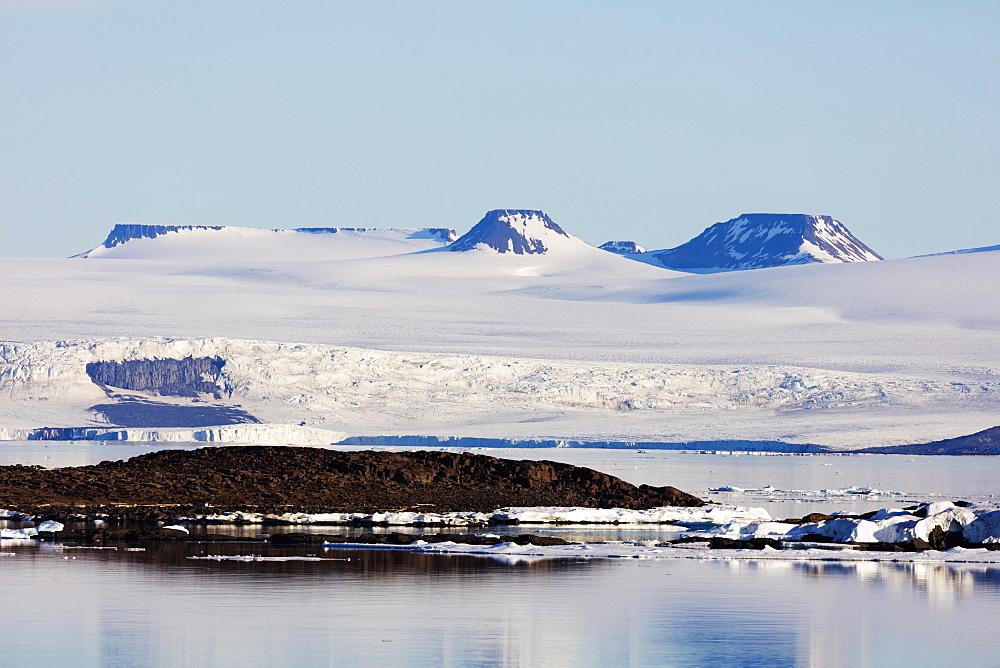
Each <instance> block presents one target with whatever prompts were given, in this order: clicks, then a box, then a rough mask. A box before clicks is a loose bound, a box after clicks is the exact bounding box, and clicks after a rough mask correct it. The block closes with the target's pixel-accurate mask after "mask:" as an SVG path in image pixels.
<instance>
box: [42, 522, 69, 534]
mask: <svg viewBox="0 0 1000 668" xmlns="http://www.w3.org/2000/svg"><path fill="white" fill-rule="evenodd" d="M35 528H36V529H38V530H39V531H48V532H52V533H55V532H57V531H62V530H63V529H64V527H63V525H62V524H60V523H59V522H56V521H54V520H45V521H44V522H42V523H41V524H39V525H38V526H36V527H35Z"/></svg>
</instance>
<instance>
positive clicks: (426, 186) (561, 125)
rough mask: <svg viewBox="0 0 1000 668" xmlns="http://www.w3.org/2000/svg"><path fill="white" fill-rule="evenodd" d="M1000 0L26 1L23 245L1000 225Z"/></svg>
mask: <svg viewBox="0 0 1000 668" xmlns="http://www.w3.org/2000/svg"><path fill="white" fill-rule="evenodd" d="M998 18H1000V3H997V2H995V1H991V2H971V1H969V2H958V3H952V2H919V1H917V2H914V1H908V2H836V3H818V2H801V1H798V0H797V1H793V2H686V3H680V2H677V3H673V2H663V1H660V2H628V3H609V2H587V1H583V0H577V1H575V2H539V1H535V2H500V1H497V2H473V1H471V0H461V1H457V2H423V3H419V2H378V1H370V2H351V3H346V2H345V3H341V2H330V1H324V2H281V3H278V2H256V1H253V0H237V1H227V0H213V1H212V2H186V1H181V0H170V1H162V2H115V1H111V0H109V1H99V0H90V1H84V0H81V1H77V2H74V1H73V0H0V103H2V107H0V109H2V116H0V118H2V123H0V256H65V255H69V254H72V253H76V252H80V251H84V250H87V249H88V248H91V247H93V246H96V245H98V244H99V243H100V242H101V241H102V240H103V239H104V237H105V236H106V234H107V232H108V230H109V229H110V228H111V227H112V226H113V225H114V224H116V223H149V224H195V225H197V224H212V225H242V226H250V227H317V226H370V227H422V226H435V227H438V226H447V227H454V228H456V229H458V230H459V231H460V232H464V231H465V230H467V229H468V228H469V227H471V226H472V225H473V224H474V223H476V222H477V221H478V220H479V219H480V217H481V216H482V214H483V213H484V212H485V211H486V210H488V209H492V208H533V209H543V210H544V211H546V212H547V213H548V214H549V215H550V216H552V218H553V219H554V220H555V221H556V222H558V223H559V224H560V225H562V226H563V227H565V228H566V230H567V231H569V232H571V233H573V234H576V235H577V236H580V237H582V238H584V239H585V240H587V241H589V242H591V243H594V244H600V243H602V242H604V241H607V240H609V239H631V240H635V241H638V242H639V243H641V244H643V245H645V246H648V247H650V248H665V247H670V246H675V245H677V244H679V243H682V242H684V241H687V240H688V239H690V238H691V237H693V236H694V235H696V234H698V233H699V232H701V230H702V229H704V228H705V227H707V226H708V225H710V224H712V223H715V222H718V221H721V220H727V219H729V218H732V217H734V216H736V215H738V214H740V213H743V212H795V213H817V214H828V215H832V216H834V217H835V218H837V219H839V220H841V221H842V222H843V223H844V224H846V225H847V226H848V227H849V228H850V229H851V230H852V231H853V232H854V233H855V234H856V235H857V236H858V237H860V238H861V239H862V240H863V241H865V242H866V243H868V244H869V245H870V246H872V247H873V248H875V250H877V251H879V252H880V253H882V254H883V255H885V256H887V257H903V256H908V255H916V254H921V253H931V252H935V251H945V250H952V249H956V248H966V247H971V246H984V245H991V244H997V243H1000V229H998V227H997V225H996V224H995V223H994V222H993V216H994V215H995V212H996V210H997V209H998V206H997V199H998V192H1000V187H998V181H1000V178H998V177H1000V157H998V156H1000V133H998V129H997V126H998V120H1000V119H998V103H1000V75H998V64H1000V53H998V51H1000V47H998V44H1000V40H998V39H997V37H996V35H997V32H998V29H1000V21H998Z"/></svg>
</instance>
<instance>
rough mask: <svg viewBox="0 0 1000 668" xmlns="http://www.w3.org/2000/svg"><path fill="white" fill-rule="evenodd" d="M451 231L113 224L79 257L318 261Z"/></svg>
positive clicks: (410, 248)
mask: <svg viewBox="0 0 1000 668" xmlns="http://www.w3.org/2000/svg"><path fill="white" fill-rule="evenodd" d="M456 238H458V235H457V234H456V233H455V230H452V229H449V228H445V227H430V228H372V227H300V228H295V229H287V230H283V229H269V230H268V229H258V228H251V227H227V226H216V225H115V227H114V229H112V230H111V233H110V234H109V235H108V237H107V239H105V240H104V243H102V244H101V245H100V246H98V247H97V248H94V249H93V250H90V251H87V252H86V253H81V254H80V255H77V256H75V257H79V258H109V259H111V258H114V259H164V258H170V259H175V258H182V259H194V258H202V257H204V258H211V259H213V260H227V259H232V260H244V259H265V260H299V259H305V260H320V259H346V258H362V257H380V256H386V255H398V254H400V253H412V252H414V251H421V250H428V249H432V248H441V247H443V246H446V245H447V244H449V243H451V242H452V241H454V240H455V239H456Z"/></svg>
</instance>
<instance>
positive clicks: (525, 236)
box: [448, 209, 592, 255]
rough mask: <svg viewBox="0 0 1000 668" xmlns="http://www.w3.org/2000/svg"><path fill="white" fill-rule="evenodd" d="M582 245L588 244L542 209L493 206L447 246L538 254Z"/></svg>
mask: <svg viewBox="0 0 1000 668" xmlns="http://www.w3.org/2000/svg"><path fill="white" fill-rule="evenodd" d="M581 245H582V246H587V247H591V246H590V244H588V243H586V242H585V241H582V240H581V239H578V238H576V237H574V236H571V235H569V234H567V233H566V232H565V231H563V229H562V228H561V227H559V226H558V225H556V223H555V222H554V221H553V220H552V219H551V218H549V217H548V216H547V215H545V213H543V212H542V211H531V210H528V209H494V210H493V211H489V212H487V213H486V215H485V216H484V217H483V219H482V220H480V221H479V222H478V223H476V224H475V226H473V228H472V229H471V230H469V231H468V232H466V233H465V234H463V235H462V236H461V237H459V238H458V240H457V241H455V242H454V243H452V244H451V245H450V246H448V250H450V251H459V252H464V251H470V250H474V249H482V250H493V251H496V252H497V253H513V254H514V255H541V254H543V253H548V252H550V251H553V250H556V249H565V248H579V247H580V246H581ZM591 248H592V247H591Z"/></svg>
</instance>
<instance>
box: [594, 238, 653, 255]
mask: <svg viewBox="0 0 1000 668" xmlns="http://www.w3.org/2000/svg"><path fill="white" fill-rule="evenodd" d="M598 248H600V249H601V250H606V251H608V252H609V253H617V254H618V255H631V254H632V253H645V252H646V249H645V248H643V247H642V246H640V245H639V244H637V243H636V242H634V241H608V242H606V243H603V244H601V245H600V246H598Z"/></svg>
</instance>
